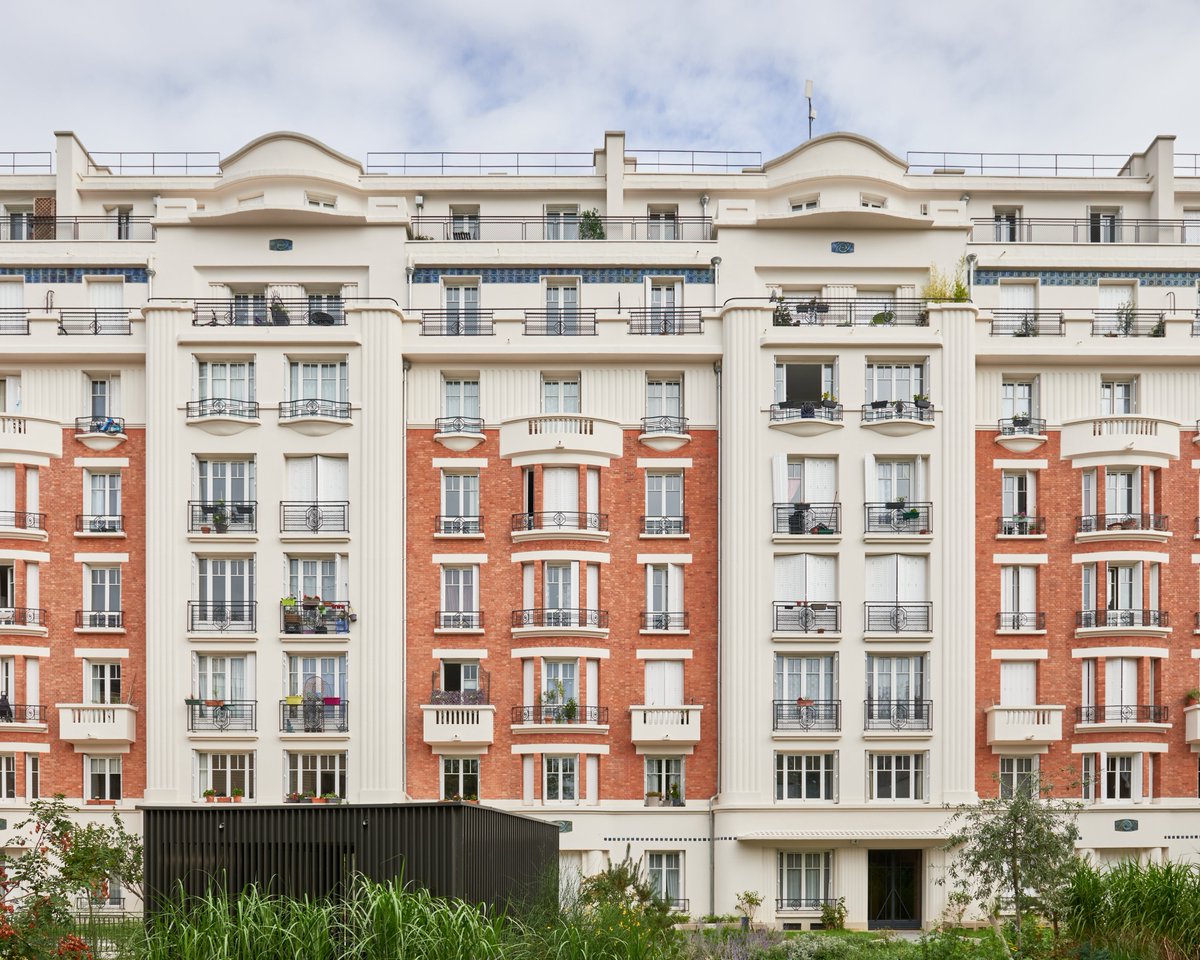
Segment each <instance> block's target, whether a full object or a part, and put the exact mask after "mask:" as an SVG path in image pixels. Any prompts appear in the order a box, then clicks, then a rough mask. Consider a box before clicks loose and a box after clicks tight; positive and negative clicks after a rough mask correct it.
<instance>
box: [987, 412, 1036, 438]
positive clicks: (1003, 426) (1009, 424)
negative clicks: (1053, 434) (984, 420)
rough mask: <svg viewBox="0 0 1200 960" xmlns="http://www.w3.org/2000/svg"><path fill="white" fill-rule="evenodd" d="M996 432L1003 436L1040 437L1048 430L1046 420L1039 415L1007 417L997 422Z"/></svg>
mask: <svg viewBox="0 0 1200 960" xmlns="http://www.w3.org/2000/svg"><path fill="white" fill-rule="evenodd" d="M996 432H997V433H999V434H1000V436H1002V437H1023V436H1030V437H1040V436H1042V435H1044V434H1045V432H1046V421H1045V420H1040V419H1038V418H1037V417H1026V416H1015V417H1005V418H1004V419H1003V420H1000V421H998V422H997V423H996Z"/></svg>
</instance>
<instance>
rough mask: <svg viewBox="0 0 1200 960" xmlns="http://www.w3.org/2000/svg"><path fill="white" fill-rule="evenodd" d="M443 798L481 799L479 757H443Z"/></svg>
mask: <svg viewBox="0 0 1200 960" xmlns="http://www.w3.org/2000/svg"><path fill="white" fill-rule="evenodd" d="M442 799H443V800H454V799H463V800H478V799H479V758H478V757H442Z"/></svg>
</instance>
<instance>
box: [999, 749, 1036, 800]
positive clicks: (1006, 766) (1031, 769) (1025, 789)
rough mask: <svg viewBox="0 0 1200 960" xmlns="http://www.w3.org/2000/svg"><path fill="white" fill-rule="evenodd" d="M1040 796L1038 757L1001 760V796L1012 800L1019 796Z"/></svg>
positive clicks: (1003, 758)
mask: <svg viewBox="0 0 1200 960" xmlns="http://www.w3.org/2000/svg"><path fill="white" fill-rule="evenodd" d="M1025 794H1028V795H1029V796H1032V797H1036V796H1038V766H1037V757H1001V758H1000V796H1001V798H1003V799H1005V800H1010V799H1012V798H1013V797H1015V796H1018V795H1025Z"/></svg>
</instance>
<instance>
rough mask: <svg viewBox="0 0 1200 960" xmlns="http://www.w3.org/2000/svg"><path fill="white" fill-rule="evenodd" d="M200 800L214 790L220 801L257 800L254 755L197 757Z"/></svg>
mask: <svg viewBox="0 0 1200 960" xmlns="http://www.w3.org/2000/svg"><path fill="white" fill-rule="evenodd" d="M196 789H197V799H199V798H200V797H202V796H204V791H205V790H212V791H214V792H215V793H216V795H217V796H218V797H232V796H235V795H237V796H244V797H245V798H246V799H247V800H253V799H254V797H255V795H256V794H255V782H254V753H253V752H250V753H206V752H203V751H201V752H198V753H197V754H196Z"/></svg>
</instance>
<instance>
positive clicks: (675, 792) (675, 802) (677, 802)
mask: <svg viewBox="0 0 1200 960" xmlns="http://www.w3.org/2000/svg"><path fill="white" fill-rule="evenodd" d="M667 799H668V800H670V801H671V806H673V807H682V806H683V796H682V795H681V794H680V792H679V784H677V783H672V784H671V787H670V789H669V790H667Z"/></svg>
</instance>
